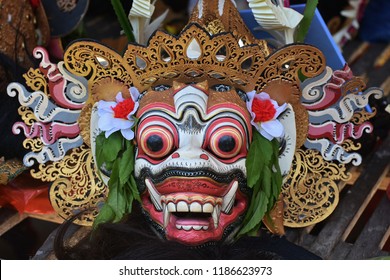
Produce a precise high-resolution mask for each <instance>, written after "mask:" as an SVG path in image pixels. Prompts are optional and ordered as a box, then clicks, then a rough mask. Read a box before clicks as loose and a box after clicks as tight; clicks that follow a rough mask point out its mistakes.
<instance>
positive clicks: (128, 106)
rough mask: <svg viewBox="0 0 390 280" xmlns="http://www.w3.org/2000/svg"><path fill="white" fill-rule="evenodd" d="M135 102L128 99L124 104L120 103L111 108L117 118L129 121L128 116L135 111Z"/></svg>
mask: <svg viewBox="0 0 390 280" xmlns="http://www.w3.org/2000/svg"><path fill="white" fill-rule="evenodd" d="M134 104H135V103H134V101H133V100H132V99H131V98H127V99H125V100H123V101H122V102H119V103H118V104H117V105H116V106H115V107H111V109H112V110H113V111H114V116H115V118H119V119H127V116H128V115H129V114H130V112H131V111H133V109H134Z"/></svg>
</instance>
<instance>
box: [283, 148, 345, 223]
mask: <svg viewBox="0 0 390 280" xmlns="http://www.w3.org/2000/svg"><path fill="white" fill-rule="evenodd" d="M349 179H350V175H349V174H347V173H346V168H345V165H344V164H335V163H332V162H327V161H325V160H324V159H323V158H322V156H321V154H320V153H319V152H318V151H315V150H306V151H303V150H300V149H299V150H298V151H297V152H296V153H295V157H294V160H293V165H292V167H291V172H290V174H289V175H288V177H287V178H286V180H285V183H284V185H283V187H282V193H283V197H284V204H285V208H284V209H285V211H284V215H283V216H284V225H285V226H288V227H304V226H308V225H312V224H316V223H318V222H320V221H322V220H324V219H325V218H326V217H328V216H329V215H330V214H331V213H332V212H333V210H334V209H335V207H336V206H337V203H338V200H339V190H338V187H337V181H339V180H342V181H348V180H349Z"/></svg>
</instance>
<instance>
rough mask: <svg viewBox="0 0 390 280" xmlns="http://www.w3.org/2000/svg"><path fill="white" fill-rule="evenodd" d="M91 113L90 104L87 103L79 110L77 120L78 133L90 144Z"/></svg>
mask: <svg viewBox="0 0 390 280" xmlns="http://www.w3.org/2000/svg"><path fill="white" fill-rule="evenodd" d="M91 114H92V104H91V103H89V104H87V105H85V106H84V107H83V109H82V110H81V114H80V118H79V120H78V123H79V127H80V135H81V137H83V140H84V143H85V144H86V145H88V146H89V147H90V146H91V125H90V120H91Z"/></svg>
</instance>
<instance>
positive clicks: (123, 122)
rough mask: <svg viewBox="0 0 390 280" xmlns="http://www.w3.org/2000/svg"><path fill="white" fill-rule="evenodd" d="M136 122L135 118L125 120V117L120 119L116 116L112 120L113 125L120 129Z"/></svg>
mask: <svg viewBox="0 0 390 280" xmlns="http://www.w3.org/2000/svg"><path fill="white" fill-rule="evenodd" d="M133 124H134V121H133V120H125V119H118V118H114V119H113V120H112V121H111V125H112V126H113V127H117V128H119V129H127V128H130V127H132V126H133Z"/></svg>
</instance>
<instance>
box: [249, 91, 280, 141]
mask: <svg viewBox="0 0 390 280" xmlns="http://www.w3.org/2000/svg"><path fill="white" fill-rule="evenodd" d="M247 96H248V98H249V101H247V103H246V106H247V108H248V110H249V112H250V114H251V124H252V125H253V126H254V127H255V128H256V129H257V131H258V132H260V134H261V135H263V136H264V137H265V138H267V139H268V140H269V141H271V140H272V139H274V138H278V137H282V136H283V135H284V127H283V125H282V124H281V123H280V121H279V120H278V119H277V117H278V116H279V115H280V114H281V113H282V112H283V111H284V110H285V109H286V106H287V104H286V103H285V104H283V105H282V106H279V105H278V103H277V102H276V101H275V100H273V99H271V98H270V96H269V95H268V93H265V92H260V93H259V94H256V92H255V91H251V92H248V93H247Z"/></svg>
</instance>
